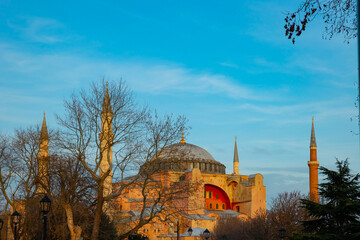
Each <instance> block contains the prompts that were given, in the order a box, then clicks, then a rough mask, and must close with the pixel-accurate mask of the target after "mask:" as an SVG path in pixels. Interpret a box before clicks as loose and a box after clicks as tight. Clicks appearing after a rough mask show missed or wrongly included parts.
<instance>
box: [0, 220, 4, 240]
mask: <svg viewBox="0 0 360 240" xmlns="http://www.w3.org/2000/svg"><path fill="white" fill-rule="evenodd" d="M3 226H4V221H3V220H2V219H1V218H0V240H1V230H2V228H3Z"/></svg>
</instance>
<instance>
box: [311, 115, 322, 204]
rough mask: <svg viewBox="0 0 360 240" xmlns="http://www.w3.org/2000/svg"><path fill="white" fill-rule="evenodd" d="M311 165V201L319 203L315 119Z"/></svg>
mask: <svg viewBox="0 0 360 240" xmlns="http://www.w3.org/2000/svg"><path fill="white" fill-rule="evenodd" d="M308 165H309V183H310V199H311V200H312V201H314V202H317V203H318V202H319V190H318V167H319V162H318V161H317V150H316V139H315V130H314V117H313V118H312V126H311V139H310V161H308Z"/></svg>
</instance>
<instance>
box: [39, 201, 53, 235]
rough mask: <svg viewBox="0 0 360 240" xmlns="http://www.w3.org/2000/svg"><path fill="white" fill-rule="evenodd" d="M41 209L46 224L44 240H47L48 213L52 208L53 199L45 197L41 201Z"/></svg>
mask: <svg viewBox="0 0 360 240" xmlns="http://www.w3.org/2000/svg"><path fill="white" fill-rule="evenodd" d="M40 207H41V212H42V214H43V222H44V231H43V240H46V227H47V215H46V214H48V212H49V211H50V208H51V199H50V198H49V197H48V196H47V195H45V196H44V197H43V198H42V199H41V200H40Z"/></svg>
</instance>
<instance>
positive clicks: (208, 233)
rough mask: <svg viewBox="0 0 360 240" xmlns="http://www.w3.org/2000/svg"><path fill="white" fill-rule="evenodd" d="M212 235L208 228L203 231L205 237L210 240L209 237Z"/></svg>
mask: <svg viewBox="0 0 360 240" xmlns="http://www.w3.org/2000/svg"><path fill="white" fill-rule="evenodd" d="M210 235H211V233H210V231H209V230H207V229H205V231H204V232H203V236H204V238H205V239H206V240H208V239H209V238H210Z"/></svg>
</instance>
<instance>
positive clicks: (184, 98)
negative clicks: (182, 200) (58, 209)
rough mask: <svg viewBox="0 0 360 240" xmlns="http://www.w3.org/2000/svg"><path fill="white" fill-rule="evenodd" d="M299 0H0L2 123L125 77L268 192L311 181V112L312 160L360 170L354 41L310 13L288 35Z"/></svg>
mask: <svg viewBox="0 0 360 240" xmlns="http://www.w3.org/2000/svg"><path fill="white" fill-rule="evenodd" d="M299 4H300V0H296V1H286V0H272V1H270V0H268V1H256V0H255V1H254V0H244V1H221V2H219V1H209V0H208V1H106V2H105V1H103V2H100V1H86V2H85V1H59V2H54V1H11V0H0V33H1V34H0V131H2V132H5V133H11V132H12V131H13V129H14V128H17V127H25V126H27V125H31V124H40V123H41V120H42V113H43V111H46V114H47V120H48V125H49V127H56V122H55V117H54V115H55V113H60V114H61V112H62V111H63V108H62V101H63V99H64V98H66V97H68V96H70V94H71V93H72V92H74V91H78V90H79V89H81V88H87V87H88V86H89V83H91V82H93V81H99V80H101V79H102V78H103V77H104V78H105V79H109V80H117V79H120V78H122V79H123V80H125V81H126V82H127V84H128V85H129V87H130V88H131V89H132V90H133V91H134V92H135V94H136V97H137V99H138V100H139V102H140V103H146V104H148V105H149V106H150V107H152V108H156V109H157V110H158V112H160V113H164V114H165V113H174V114H184V115H186V116H187V117H188V119H189V125H190V126H191V127H192V130H191V131H190V133H189V134H188V136H187V137H186V140H187V142H189V143H193V144H196V145H198V146H201V147H203V148H205V149H206V150H208V151H209V152H210V153H211V154H212V155H213V156H214V158H215V159H216V160H218V161H220V162H222V163H224V164H225V165H226V166H227V172H229V173H231V172H232V158H233V148H234V138H235V136H237V139H238V150H239V158H240V173H242V174H252V173H258V172H259V173H262V174H263V175H264V182H265V185H266V186H267V196H268V199H267V200H268V201H271V199H272V198H273V197H274V196H276V194H277V193H280V192H282V191H291V190H300V191H302V192H304V193H306V192H307V191H308V167H307V161H308V160H309V142H310V130H311V117H312V116H314V117H315V132H316V138H317V144H318V160H319V162H320V164H321V165H323V166H326V167H330V168H333V167H334V162H335V158H336V157H337V158H339V159H345V158H347V157H348V158H349V160H350V164H351V165H350V166H351V167H352V168H353V170H354V171H357V172H359V170H360V162H359V147H358V145H359V143H358V136H356V135H354V134H353V133H351V131H355V132H356V131H357V124H356V121H355V122H354V121H350V118H351V117H353V116H355V115H356V113H357V109H356V108H355V107H354V102H355V100H356V93H357V88H356V82H357V72H356V71H357V55H356V53H357V51H356V42H355V41H353V42H351V43H350V44H345V43H344V41H343V39H342V38H341V37H335V38H334V39H332V40H330V41H329V40H323V39H322V31H323V26H322V25H321V23H320V22H314V23H311V24H310V25H309V26H308V29H307V30H306V31H305V33H304V35H303V36H302V37H301V38H299V39H298V40H297V42H296V44H295V45H293V44H292V43H291V42H290V41H289V40H287V39H286V38H285V34H284V30H283V29H284V28H283V25H284V20H283V19H284V16H285V13H286V12H287V11H291V10H295V9H296V7H297V6H298V5H299Z"/></svg>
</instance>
